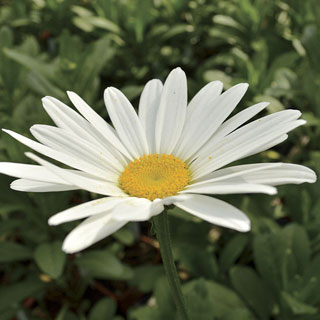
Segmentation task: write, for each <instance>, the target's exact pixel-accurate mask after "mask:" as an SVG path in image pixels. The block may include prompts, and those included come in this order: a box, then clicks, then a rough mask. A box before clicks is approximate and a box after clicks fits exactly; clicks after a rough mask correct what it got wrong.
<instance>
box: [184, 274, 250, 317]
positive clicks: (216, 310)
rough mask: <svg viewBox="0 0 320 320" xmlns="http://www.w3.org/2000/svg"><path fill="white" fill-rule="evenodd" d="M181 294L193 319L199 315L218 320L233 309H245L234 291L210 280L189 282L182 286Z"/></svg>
mask: <svg viewBox="0 0 320 320" xmlns="http://www.w3.org/2000/svg"><path fill="white" fill-rule="evenodd" d="M183 293H184V295H185V299H186V304H187V306H188V307H189V308H190V312H191V314H192V315H193V317H194V318H195V319H196V317H198V316H200V315H201V314H208V315H211V317H213V316H215V317H217V318H220V317H222V316H224V315H226V314H227V313H228V312H230V310H233V309H235V308H243V309H245V305H244V304H243V302H242V300H241V299H240V298H239V297H238V295H237V294H236V293H235V292H234V291H232V290H231V289H229V288H227V287H225V286H223V285H221V284H218V283H216V282H213V281H210V280H204V279H200V280H193V281H190V282H189V283H187V284H185V285H184V286H183ZM211 319H212V318H211Z"/></svg>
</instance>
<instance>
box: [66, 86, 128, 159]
mask: <svg viewBox="0 0 320 320" xmlns="http://www.w3.org/2000/svg"><path fill="white" fill-rule="evenodd" d="M67 94H68V97H69V99H70V100H71V101H72V103H73V104H74V106H75V107H76V108H77V110H78V111H79V112H80V113H81V114H82V115H83V116H84V117H85V118H86V119H87V120H88V121H89V122H90V123H91V124H92V126H93V127H94V128H96V130H98V132H99V133H100V134H101V135H102V136H103V137H104V138H105V139H106V141H108V143H110V144H111V145H112V146H113V147H114V148H116V149H117V150H118V151H120V152H121V153H122V154H124V155H125V156H126V157H127V158H128V159H130V160H133V159H132V157H131V155H130V154H129V152H128V151H127V149H126V148H125V147H124V146H123V144H122V143H121V141H120V140H119V138H118V137H117V136H116V135H115V133H114V131H113V129H112V127H111V126H110V125H109V124H108V123H107V122H106V121H105V120H104V119H103V118H102V117H100V116H99V115H98V114H97V113H96V112H95V111H94V110H93V109H92V108H91V107H90V106H89V105H88V104H87V103H86V102H85V101H84V100H83V99H82V98H81V97H79V96H78V95H77V94H76V93H74V92H72V91H67Z"/></svg>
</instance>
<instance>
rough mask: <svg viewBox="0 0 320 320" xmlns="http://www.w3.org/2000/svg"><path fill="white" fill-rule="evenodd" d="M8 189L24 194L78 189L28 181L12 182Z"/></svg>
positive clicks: (70, 186) (71, 186) (65, 185)
mask: <svg viewBox="0 0 320 320" xmlns="http://www.w3.org/2000/svg"><path fill="white" fill-rule="evenodd" d="M10 188H11V189H13V190H16V191H24V192H56V191H70V190H77V189H79V188H78V187H76V186H73V185H67V184H58V183H50V182H42V181H36V180H29V179H18V180H14V181H13V182H11V184H10Z"/></svg>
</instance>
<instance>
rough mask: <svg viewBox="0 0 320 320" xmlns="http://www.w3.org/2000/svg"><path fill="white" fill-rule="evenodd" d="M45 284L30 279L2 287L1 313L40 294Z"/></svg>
mask: <svg viewBox="0 0 320 320" xmlns="http://www.w3.org/2000/svg"><path fill="white" fill-rule="evenodd" d="M42 288H43V283H42V282H41V281H40V280H39V279H37V278H29V279H27V280H24V281H21V282H19V283H16V284H12V285H2V286H1V288H0V313H1V311H2V310H5V309H7V308H10V307H15V306H16V304H17V303H19V302H20V301H22V300H24V299H26V298H28V297H30V296H32V295H34V294H39V293H40V291H41V290H42Z"/></svg>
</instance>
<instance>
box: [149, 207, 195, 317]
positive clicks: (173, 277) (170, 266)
mask: <svg viewBox="0 0 320 320" xmlns="http://www.w3.org/2000/svg"><path fill="white" fill-rule="evenodd" d="M153 222H154V228H155V231H156V234H157V239H158V241H159V244H160V251H161V256H162V261H163V265H164V269H165V271H166V275H167V279H168V282H169V286H170V288H171V293H172V295H173V299H174V302H175V304H176V307H177V311H178V315H179V318H180V319H181V320H188V319H189V317H188V313H187V309H186V306H185V302H184V298H183V295H182V291H181V286H180V280H179V277H178V273H177V269H176V266H175V264H174V260H173V256H172V249H171V238H170V230H169V221H168V213H167V209H165V210H164V211H163V212H162V213H161V214H159V215H157V216H155V217H153Z"/></svg>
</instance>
